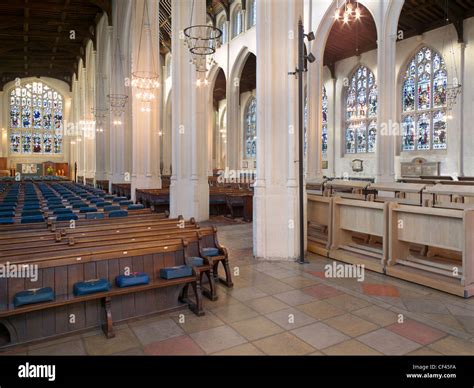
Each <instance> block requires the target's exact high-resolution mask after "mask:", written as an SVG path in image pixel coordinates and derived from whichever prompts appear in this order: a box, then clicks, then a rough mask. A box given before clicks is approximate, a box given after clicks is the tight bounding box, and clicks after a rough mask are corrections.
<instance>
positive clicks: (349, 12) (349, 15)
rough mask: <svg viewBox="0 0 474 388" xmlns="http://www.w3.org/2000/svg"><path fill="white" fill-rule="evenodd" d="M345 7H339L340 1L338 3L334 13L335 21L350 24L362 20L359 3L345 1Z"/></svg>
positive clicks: (349, 0)
mask: <svg viewBox="0 0 474 388" xmlns="http://www.w3.org/2000/svg"><path fill="white" fill-rule="evenodd" d="M343 4H344V6H340V5H339V0H338V1H337V2H336V12H335V13H334V19H336V20H337V21H342V22H344V23H346V24H347V23H349V22H351V21H354V20H360V18H361V16H362V13H361V9H360V8H359V3H358V2H357V1H354V2H353V1H351V0H348V1H345V2H343Z"/></svg>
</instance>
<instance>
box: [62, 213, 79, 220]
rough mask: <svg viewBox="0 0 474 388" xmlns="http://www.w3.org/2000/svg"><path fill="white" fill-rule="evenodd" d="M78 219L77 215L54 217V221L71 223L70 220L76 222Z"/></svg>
mask: <svg viewBox="0 0 474 388" xmlns="http://www.w3.org/2000/svg"><path fill="white" fill-rule="evenodd" d="M78 219H79V217H78V216H77V214H59V215H58V216H57V217H56V221H71V220H78Z"/></svg>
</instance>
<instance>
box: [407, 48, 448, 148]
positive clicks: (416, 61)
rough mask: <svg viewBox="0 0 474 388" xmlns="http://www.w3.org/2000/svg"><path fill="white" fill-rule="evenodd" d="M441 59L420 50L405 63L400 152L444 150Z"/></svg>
mask: <svg viewBox="0 0 474 388" xmlns="http://www.w3.org/2000/svg"><path fill="white" fill-rule="evenodd" d="M447 79H448V73H447V71H446V65H445V63H444V60H443V57H442V56H441V55H440V54H439V53H437V52H436V51H433V50H432V49H430V48H427V47H423V48H422V49H421V50H419V51H418V52H417V53H416V55H415V56H414V57H413V58H412V59H411V61H410V62H409V64H408V66H407V69H406V71H405V77H404V79H403V85H402V128H403V136H402V150H403V151H413V150H418V151H422V150H430V149H433V150H445V149H446V147H447V145H446V141H447V135H446V127H447V125H446V84H447Z"/></svg>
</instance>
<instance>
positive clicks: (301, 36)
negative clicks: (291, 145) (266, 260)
mask: <svg viewBox="0 0 474 388" xmlns="http://www.w3.org/2000/svg"><path fill="white" fill-rule="evenodd" d="M304 59H305V57H304V27H303V21H302V20H301V19H300V20H299V21H298V69H297V75H298V127H299V128H298V133H299V136H298V138H299V139H298V140H299V141H298V143H299V144H298V154H299V155H298V160H299V165H298V167H299V168H298V169H299V182H298V183H299V185H298V188H299V208H300V222H299V227H300V257H299V260H298V262H299V263H300V264H303V263H305V260H304V253H305V250H304V187H303V185H304V120H303V114H304V113H303V110H304V96H303V74H304Z"/></svg>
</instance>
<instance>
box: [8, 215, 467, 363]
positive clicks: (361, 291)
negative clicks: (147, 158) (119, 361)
mask: <svg viewBox="0 0 474 388" xmlns="http://www.w3.org/2000/svg"><path fill="white" fill-rule="evenodd" d="M211 223H213V224H217V226H218V227H219V239H220V241H221V243H222V244H224V245H226V246H227V247H228V249H229V252H230V258H231V266H232V268H233V270H234V272H235V276H234V283H235V286H234V288H233V289H227V288H225V287H224V286H222V285H219V286H218V293H219V300H217V301H215V302H211V301H209V300H206V299H204V305H205V308H206V315H205V316H203V317H196V316H195V315H193V314H192V313H191V312H189V311H188V310H185V309H183V310H181V311H176V312H173V313H168V314H164V315H156V316H151V317H146V318H144V319H139V320H134V321H130V322H127V323H121V324H118V325H117V327H116V337H115V338H113V339H110V340H108V339H106V338H105V337H104V335H103V334H102V332H101V331H100V330H92V331H89V332H87V333H84V334H75V335H70V336H66V337H62V338H58V339H54V340H49V341H44V342H42V343H36V344H33V345H28V346H22V347H17V348H12V349H9V350H8V351H7V352H6V354H30V355H87V354H89V355H153V354H155V355H202V354H217V355H258V354H272V355H302V354H308V355H310V354H313V355H380V354H386V355H404V354H411V355H436V354H446V355H468V354H469V355H474V298H471V299H470V300H466V299H462V298H459V297H455V296H452V295H448V294H444V293H442V292H438V291H436V290H432V289H429V288H426V287H423V286H418V285H416V284H412V283H408V282H404V281H401V280H397V279H394V278H389V277H386V276H383V275H380V274H377V273H371V272H369V271H367V272H366V274H365V281H364V282H358V281H357V280H356V279H326V278H325V277H324V265H325V264H328V263H332V261H331V260H329V259H325V258H322V257H318V256H316V255H312V254H310V255H309V257H308V260H309V264H305V265H300V264H297V263H293V262H265V261H256V260H255V259H254V258H253V257H252V226H251V225H250V224H242V223H232V222H229V221H228V220H222V219H221V218H217V219H213V220H212V222H211ZM4 354H5V353H4Z"/></svg>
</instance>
